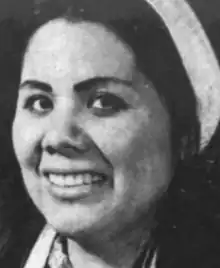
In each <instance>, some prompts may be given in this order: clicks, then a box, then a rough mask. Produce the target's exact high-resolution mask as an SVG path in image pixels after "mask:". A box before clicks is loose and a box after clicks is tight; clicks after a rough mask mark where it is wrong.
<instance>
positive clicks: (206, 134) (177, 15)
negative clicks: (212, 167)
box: [145, 0, 220, 150]
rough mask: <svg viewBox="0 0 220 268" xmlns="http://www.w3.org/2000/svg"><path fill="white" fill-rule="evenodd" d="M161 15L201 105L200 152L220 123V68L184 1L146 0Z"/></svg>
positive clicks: (202, 32)
mask: <svg viewBox="0 0 220 268" xmlns="http://www.w3.org/2000/svg"><path fill="white" fill-rule="evenodd" d="M145 1H146V2H147V3H148V4H149V5H150V6H152V8H153V9H154V10H155V11H156V12H157V13H158V14H159V15H160V17H161V18H162V20H163V22H164V24H165V25H166V26H167V29H168V30H169V32H170V34H171V37H172V38H173V41H174V43H175V45H176V47H177V50H178V52H179V54H180V57H181V58H182V61H183V65H184V67H185V69H186V71H187V74H188V77H189V79H190V82H191V84H192V86H193V89H194V91H195V95H196V98H197V102H198V117H199V121H200V128H201V132H200V135H201V140H200V150H202V149H204V148H205V146H206V145H208V143H209V141H210V140H211V138H212V136H213V134H214V132H215V130H216V128H217V126H218V123H219V120H220V69H219V66H218V62H217V60H216V57H215V55H214V52H213V50H212V47H211V45H210V43H209V40H208V38H207V36H206V34H205V32H204V30H203V28H202V25H201V24H200V22H199V20H198V18H197V17H196V15H195V13H194V12H193V10H192V9H191V7H190V6H189V4H188V3H187V2H186V1H184V0H145Z"/></svg>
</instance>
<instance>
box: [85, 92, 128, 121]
mask: <svg viewBox="0 0 220 268" xmlns="http://www.w3.org/2000/svg"><path fill="white" fill-rule="evenodd" d="M87 107H88V108H89V109H93V113H94V114H95V115H97V116H110V115H113V114H115V113H118V112H120V111H122V110H126V109H128V104H127V103H126V102H125V101H124V100H123V99H122V98H121V97H118V96H116V95H115V94H112V93H106V92H102V93H98V94H96V95H95V96H93V97H91V98H90V99H89V101H88V104H87Z"/></svg>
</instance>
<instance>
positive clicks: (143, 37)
mask: <svg viewBox="0 0 220 268" xmlns="http://www.w3.org/2000/svg"><path fill="white" fill-rule="evenodd" d="M33 10H34V12H33V14H31V15H30V16H29V17H26V18H25V19H24V18H21V19H20V20H19V22H17V21H13V20H9V21H8V22H7V23H6V22H4V23H2V24H1V29H0V34H3V36H4V35H5V34H6V38H5V36H4V39H1V38H0V60H1V59H2V61H0V71H1V72H0V75H1V76H2V77H3V85H5V87H6V88H7V94H6V96H7V101H8V104H9V105H8V106H9V107H7V111H8V114H7V116H6V118H7V119H5V120H4V122H5V121H7V129H8V131H9V132H8V133H10V128H11V122H12V118H13V113H14V107H15V103H16V98H17V96H16V94H17V93H15V92H16V90H14V89H15V88H17V87H18V84H19V77H20V70H21V65H22V58H23V53H24V52H25V49H26V47H27V45H28V42H29V41H30V38H31V36H32V35H33V34H34V33H35V31H36V29H38V28H39V27H40V26H41V25H43V24H45V23H46V22H48V21H50V20H52V19H55V18H58V17H62V18H65V19H66V20H67V21H69V22H72V21H75V20H78V21H91V22H97V23H101V24H104V25H105V26H106V27H107V28H108V29H110V30H112V31H113V32H114V33H116V35H117V36H118V37H119V38H121V40H123V41H124V42H125V43H126V44H128V45H129V46H130V48H131V49H132V50H133V52H134V54H135V55H136V60H137V64H138V66H139V68H140V69H141V71H142V72H143V73H144V74H145V75H146V76H147V77H148V78H149V79H150V81H151V82H152V83H153V85H154V87H155V89H156V90H157V92H158V94H159V96H160V97H161V98H162V99H163V101H164V102H165V105H166V108H167V110H168V112H169V115H170V119H171V127H172V130H171V139H172V149H173V154H174V155H175V156H176V163H175V164H176V169H175V170H176V172H175V175H174V178H173V180H172V182H171V185H170V187H169V189H168V192H167V193H166V194H165V195H164V198H163V202H161V203H159V204H158V210H157V213H156V219H157V222H158V225H157V227H156V228H155V230H154V243H155V247H156V248H157V249H158V261H157V265H158V267H169V268H171V267H185V266H187V267H210V266H202V265H201V264H198V263H199V259H200V257H201V256H200V253H201V250H200V249H198V246H197V247H196V246H195V247H193V246H194V244H193V242H192V239H191V238H192V237H188V238H186V232H190V231H192V230H193V231H195V232H196V231H199V235H200V234H201V232H200V230H197V229H196V228H197V227H198V219H196V217H200V218H199V219H201V217H202V216H201V210H200V209H198V202H200V201H201V198H200V196H199V195H200V190H201V188H200V187H199V185H200V186H201V185H202V183H203V182H204V180H205V178H204V171H206V165H204V163H206V162H205V161H204V160H203V159H204V157H203V158H202V160H201V158H200V156H199V155H198V150H199V138H200V135H199V130H200V129H199V122H198V119H197V115H196V100H195V96H194V93H193V90H192V87H191V84H190V81H189V80H188V76H187V74H186V72H185V69H184V68H183V65H182V61H181V59H180V56H179V54H178V52H177V49H176V47H175V44H174V43H173V41H172V38H171V36H170V34H169V31H168V29H167V28H166V27H165V25H164V23H163V22H162V20H161V18H160V17H159V16H158V15H157V14H156V12H155V11H154V10H153V9H152V8H150V7H149V6H148V5H147V4H146V3H145V1H143V0H133V1H127V0H120V1H110V0H93V1H90V0H74V1H72V0H66V1H64V0H62V1H59V0H56V1H55V0H53V1H46V2H45V1H44V2H40V3H39V4H36V5H35V7H34V9H33ZM8 29H10V31H8ZM10 33H11V34H10ZM9 74H10V75H9ZM3 107H5V106H4V105H3ZM9 118H10V119H9ZM9 135H10V134H9ZM3 140H7V141H8V143H7V147H4V148H5V150H6V149H7V148H9V149H11V151H12V152H13V150H12V145H11V141H10V140H9V138H8V137H4V139H3ZM5 146H6V145H5ZM7 150H8V149H7ZM9 151H10V150H9ZM6 159H7V160H5V161H3V162H2V163H3V164H2V166H3V168H2V171H1V172H2V177H3V178H7V179H2V183H3V184H4V185H3V184H2V185H3V186H4V189H7V191H6V192H4V193H5V194H4V193H3V194H4V195H5V198H4V206H3V211H6V212H5V215H3V219H2V233H3V235H2V237H3V238H2V241H4V239H5V242H3V243H4V245H3V243H2V244H1V243H0V266H1V267H15V266H14V265H15V263H22V259H24V260H25V258H26V257H27V255H28V253H29V251H30V247H31V246H33V243H34V241H35V240H36V237H37V235H38V233H39V232H40V229H41V228H42V226H43V224H44V220H43V218H42V216H41V215H40V214H39V213H38V212H37V210H36V209H35V207H34V206H33V204H32V202H31V200H30V199H29V197H28V195H27V194H26V192H25V190H24V188H23V185H22V183H21V181H22V180H21V175H20V171H19V168H18V164H17V162H16V160H15V157H14V155H13V153H8V156H6ZM9 159H10V161H9ZM11 166H12V167H13V170H12V172H9V170H11ZM201 167H202V168H201ZM199 177H200V178H199ZM19 178H20V180H19ZM197 178H199V179H197ZM202 178H204V179H202ZM4 191H5V190H4ZM9 211H10V212H9ZM202 215H203V214H202ZM195 216H196V217H195ZM189 220H190V221H189ZM199 223H200V221H199ZM189 225H190V226H189ZM4 226H6V227H4ZM202 230H204V229H202ZM26 234H28V235H26ZM187 235H191V234H190V233H187ZM195 241H198V240H196V239H195ZM189 244H190V245H189ZM186 246H188V248H187V247H186ZM202 249H204V248H202ZM192 250H194V252H193V253H195V255H193V254H192ZM196 250H197V251H196ZM183 251H184V252H183ZM195 251H196V252H195ZM13 259H14V260H13ZM13 261H14V262H13ZM15 261H16V262H15ZM16 265H17V264H16Z"/></svg>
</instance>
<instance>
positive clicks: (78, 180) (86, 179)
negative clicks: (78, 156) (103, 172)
mask: <svg viewBox="0 0 220 268" xmlns="http://www.w3.org/2000/svg"><path fill="white" fill-rule="evenodd" d="M49 180H50V182H51V183H53V184H56V185H58V186H61V187H73V186H79V185H82V184H92V183H94V182H97V181H101V180H103V177H101V176H98V175H95V176H92V175H91V174H89V173H86V174H78V175H58V174H56V175H55V174H50V175H49Z"/></svg>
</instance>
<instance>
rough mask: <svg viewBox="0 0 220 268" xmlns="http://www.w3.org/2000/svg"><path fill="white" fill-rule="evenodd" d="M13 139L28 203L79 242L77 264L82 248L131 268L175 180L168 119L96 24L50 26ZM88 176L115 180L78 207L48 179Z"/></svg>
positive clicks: (28, 69)
mask: <svg viewBox="0 0 220 268" xmlns="http://www.w3.org/2000/svg"><path fill="white" fill-rule="evenodd" d="M100 77H102V79H100ZM94 78H96V83H94ZM29 80H35V83H33V81H32V82H30V81H29ZM36 81H37V83H36ZM42 83H44V85H45V84H46V85H47V86H46V87H47V89H48V90H49V91H50V92H46V91H45V90H44V87H45V86H42ZM100 92H101V93H102V97H101V98H100V97H99V95H100ZM12 136H13V144H14V149H15V153H16V156H17V159H18V162H19V165H20V168H21V172H22V175H23V179H24V184H25V186H26V188H27V190H28V193H29V195H30V196H31V198H32V199H33V201H34V203H35V204H36V206H37V207H38V209H39V210H40V211H41V213H42V214H43V215H44V216H45V218H46V220H47V222H49V223H50V224H51V225H53V226H54V227H55V228H56V229H57V230H58V231H59V232H61V233H63V234H66V235H67V236H68V237H71V238H72V239H73V240H74V241H77V242H78V243H77V244H74V243H75V242H73V243H72V247H73V249H74V250H75V252H77V253H78V255H77V254H76V255H75V260H76V259H77V256H81V255H80V254H81V253H80V252H81V251H83V250H82V249H80V250H78V249H77V247H78V245H83V248H87V253H88V252H90V254H91V255H92V256H98V257H97V258H98V259H99V261H97V263H99V262H100V260H102V261H101V264H100V266H101V267H105V265H104V264H103V263H105V264H107V263H108V265H109V266H111V267H113V266H114V267H116V266H119V265H120V266H121V267H124V266H125V267H129V266H130V265H131V263H132V262H133V261H134V258H135V257H136V254H137V248H138V245H139V244H140V243H141V239H142V238H143V237H144V236H146V237H147V234H148V231H149V228H150V225H151V224H150V223H151V222H152V219H153V216H152V212H151V211H153V208H154V204H155V203H156V202H157V200H159V199H160V197H161V196H162V194H163V193H164V191H166V189H167V187H168V185H169V182H170V177H171V151H170V147H171V146H170V120H169V115H168V113H167V111H166V109H165V107H164V105H163V104H162V102H161V100H160V98H159V96H158V94H157V93H156V91H155V89H154V87H153V85H152V83H151V82H150V81H149V80H147V79H146V78H145V77H144V75H142V74H141V73H140V72H139V71H138V68H137V66H136V64H135V56H134V54H133V53H132V51H131V50H130V48H129V46H127V45H125V44H124V43H123V42H122V41H120V39H119V38H117V37H116V36H115V34H113V33H111V32H110V31H108V30H107V29H106V28H104V26H101V25H98V24H94V23H89V22H81V23H74V24H73V23H70V22H66V21H65V20H64V19H56V20H54V21H51V22H49V23H47V24H46V25H44V26H43V27H41V28H40V29H39V30H38V31H37V32H36V33H35V34H34V36H33V37H32V39H31V40H30V42H29V46H28V48H27V50H26V52H25V55H24V62H23V67H22V72H21V85H20V88H19V96H18V101H17V108H16V114H15V118H14V122H13V130H12ZM88 168H89V169H92V170H95V171H97V170H98V171H100V172H102V173H104V174H105V176H106V177H107V180H106V181H105V182H104V183H102V184H99V185H97V184H92V185H89V186H88V185H87V186H78V187H75V189H74V190H73V191H74V195H73V196H74V198H69V197H68V198H67V199H65V198H63V196H62V198H60V197H59V198H58V197H57V196H56V195H54V192H53V189H52V186H51V185H50V183H49V182H48V180H47V179H46V178H45V176H44V171H45V170H46V169H50V170H51V169H53V170H54V169H56V171H57V172H61V173H62V172H63V170H64V169H65V170H71V171H76V170H79V169H80V170H85V169H88ZM64 196H65V192H64ZM131 230H135V232H131ZM100 234H101V235H100ZM88 238H89V239H88ZM86 241H87V242H86ZM88 241H89V242H88ZM122 245H123V246H122ZM119 249H122V251H120V250H119ZM122 252H123V253H122ZM125 252H126V253H127V256H126V253H125ZM91 255H90V257H91ZM113 256H114V257H113ZM90 257H89V258H88V259H89V260H90V261H91V258H90ZM78 258H79V259H80V257H78ZM97 258H96V260H98V259H97ZM73 259H74V258H73ZM85 259H86V260H87V258H85ZM125 260H126V262H125ZM79 262H80V260H79ZM88 263H89V261H88ZM88 263H87V265H88ZM92 263H93V264H94V263H95V260H94V259H92ZM84 264H85V261H84ZM90 264H91V263H90ZM122 264H124V265H122ZM126 265H127V266H126ZM79 266H80V264H79ZM109 266H106V267H109ZM76 267H77V265H76ZM81 267H82V266H81ZM87 267H88V266H87ZM90 267H96V266H90ZM97 267H98V264H97Z"/></svg>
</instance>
